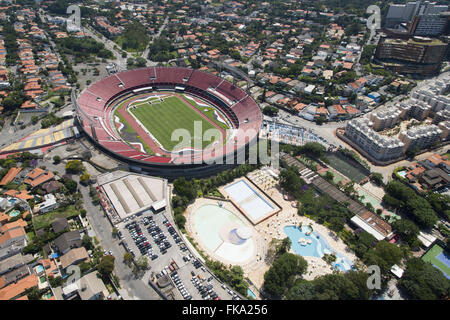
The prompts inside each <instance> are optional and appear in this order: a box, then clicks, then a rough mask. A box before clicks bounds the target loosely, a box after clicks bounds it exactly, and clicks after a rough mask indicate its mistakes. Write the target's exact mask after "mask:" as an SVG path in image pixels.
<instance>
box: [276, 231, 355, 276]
mask: <svg viewBox="0 0 450 320" xmlns="http://www.w3.org/2000/svg"><path fill="white" fill-rule="evenodd" d="M283 230H284V233H285V234H286V235H287V236H288V237H289V239H291V242H292V244H291V248H292V250H294V252H295V253H296V254H298V255H301V256H306V257H317V258H322V257H323V256H324V255H325V254H331V253H333V252H334V250H333V248H332V247H331V246H330V245H329V244H328V242H327V241H326V240H325V239H324V238H323V237H321V236H320V234H318V233H317V232H315V231H313V233H312V234H311V235H307V233H308V232H310V231H311V228H310V227H309V226H302V228H301V230H300V228H299V227H297V226H286V227H284V229H283ZM300 238H304V239H310V240H311V241H312V243H311V244H308V245H306V246H302V245H301V244H300V243H299V242H298V240H299V239H300ZM335 255H336V261H335V262H333V266H335V267H336V268H337V269H339V270H341V271H349V270H350V269H351V268H352V265H353V263H352V262H351V261H350V259H348V258H347V257H346V256H344V255H342V254H341V253H339V252H335Z"/></svg>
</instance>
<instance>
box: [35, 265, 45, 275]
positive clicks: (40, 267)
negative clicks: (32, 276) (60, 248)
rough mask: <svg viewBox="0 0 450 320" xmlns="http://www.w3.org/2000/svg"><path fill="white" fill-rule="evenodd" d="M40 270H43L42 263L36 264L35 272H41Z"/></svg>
mask: <svg viewBox="0 0 450 320" xmlns="http://www.w3.org/2000/svg"><path fill="white" fill-rule="evenodd" d="M42 271H44V267H43V266H42V265H38V266H37V267H36V272H37V273H41V272H42Z"/></svg>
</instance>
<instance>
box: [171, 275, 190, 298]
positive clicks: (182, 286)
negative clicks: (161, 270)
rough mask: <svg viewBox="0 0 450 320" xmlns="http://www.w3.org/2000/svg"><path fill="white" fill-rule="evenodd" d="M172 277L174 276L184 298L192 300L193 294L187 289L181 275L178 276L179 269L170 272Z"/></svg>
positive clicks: (173, 278)
mask: <svg viewBox="0 0 450 320" xmlns="http://www.w3.org/2000/svg"><path fill="white" fill-rule="evenodd" d="M170 277H171V278H172V281H173V282H174V283H175V285H176V287H177V289H178V291H180V293H181V295H182V296H183V298H184V300H191V299H192V296H191V295H190V294H189V292H188V291H187V289H186V288H185V287H184V284H183V281H181V279H180V277H179V276H178V273H177V271H173V272H172V273H171V274H170Z"/></svg>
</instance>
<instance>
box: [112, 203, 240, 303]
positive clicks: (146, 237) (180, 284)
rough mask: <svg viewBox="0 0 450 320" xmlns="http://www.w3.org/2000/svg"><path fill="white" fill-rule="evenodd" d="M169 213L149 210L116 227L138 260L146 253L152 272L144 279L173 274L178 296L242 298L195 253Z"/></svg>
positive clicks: (195, 298)
mask: <svg viewBox="0 0 450 320" xmlns="http://www.w3.org/2000/svg"><path fill="white" fill-rule="evenodd" d="M166 215H168V214H167V213H166V212H161V213H156V214H154V213H153V212H152V211H150V210H148V211H145V212H143V213H142V214H139V215H135V216H133V217H130V218H127V219H125V220H124V221H122V222H121V223H119V224H118V225H117V226H116V227H117V228H118V230H119V238H120V240H121V244H122V245H123V247H124V248H125V250H127V251H129V252H131V253H132V254H133V255H134V257H135V260H137V259H139V258H140V257H141V256H143V255H145V256H146V257H147V259H148V261H149V265H150V271H149V272H148V276H147V277H146V276H144V277H143V279H150V281H156V280H157V279H158V278H159V277H161V276H163V275H169V276H170V278H171V280H172V282H173V285H174V286H175V290H176V291H178V294H177V295H176V296H177V297H180V298H182V299H185V300H190V299H194V300H202V299H205V300H214V299H215V300H219V299H220V300H230V299H239V297H238V296H237V295H236V294H235V293H234V292H233V291H231V290H230V289H229V288H227V286H225V285H224V284H222V283H221V282H220V281H218V280H217V279H216V278H215V277H214V276H213V275H212V274H211V273H210V272H209V271H208V270H207V269H206V268H205V266H204V265H203V264H202V263H201V262H200V261H198V260H197V259H196V258H195V257H194V256H193V254H192V253H191V252H190V251H189V250H188V248H187V247H186V245H185V244H184V241H183V239H182V238H181V237H180V235H179V233H178V231H177V230H176V229H175V227H174V226H173V222H172V221H171V217H170V216H168V217H167V216H166ZM168 218H169V219H170V220H169V219H168ZM144 281H145V280H144ZM147 281H148V280H147ZM149 290H151V289H150V287H149Z"/></svg>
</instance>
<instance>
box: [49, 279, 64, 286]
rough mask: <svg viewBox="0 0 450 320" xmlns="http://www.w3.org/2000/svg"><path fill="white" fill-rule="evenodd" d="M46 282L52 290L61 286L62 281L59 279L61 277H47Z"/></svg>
mask: <svg viewBox="0 0 450 320" xmlns="http://www.w3.org/2000/svg"><path fill="white" fill-rule="evenodd" d="M48 282H49V283H50V286H51V287H52V288H56V287H59V286H61V285H62V284H63V279H62V278H61V276H58V277H52V276H49V277H48Z"/></svg>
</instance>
